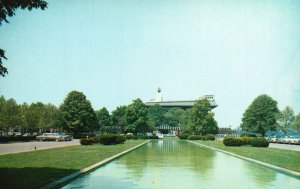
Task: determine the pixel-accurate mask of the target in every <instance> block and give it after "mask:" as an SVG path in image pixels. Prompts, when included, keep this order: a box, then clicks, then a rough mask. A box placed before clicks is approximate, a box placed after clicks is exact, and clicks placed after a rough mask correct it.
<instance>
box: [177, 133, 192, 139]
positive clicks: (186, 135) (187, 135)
mask: <svg viewBox="0 0 300 189" xmlns="http://www.w3.org/2000/svg"><path fill="white" fill-rule="evenodd" d="M189 136H190V135H189V134H180V135H178V137H179V138H180V139H187V138H188V137H189Z"/></svg>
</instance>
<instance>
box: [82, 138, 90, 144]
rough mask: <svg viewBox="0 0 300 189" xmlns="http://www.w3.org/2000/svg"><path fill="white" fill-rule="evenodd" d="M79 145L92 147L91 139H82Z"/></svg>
mask: <svg viewBox="0 0 300 189" xmlns="http://www.w3.org/2000/svg"><path fill="white" fill-rule="evenodd" d="M80 144H81V145H92V144H93V139H92V138H82V139H80Z"/></svg>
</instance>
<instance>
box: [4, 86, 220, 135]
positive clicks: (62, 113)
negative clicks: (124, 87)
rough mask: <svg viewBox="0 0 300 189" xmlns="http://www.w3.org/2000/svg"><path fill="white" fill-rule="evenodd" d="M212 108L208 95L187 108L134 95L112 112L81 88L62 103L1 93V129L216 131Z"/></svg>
mask: <svg viewBox="0 0 300 189" xmlns="http://www.w3.org/2000/svg"><path fill="white" fill-rule="evenodd" d="M210 110H211V108H210V104H209V101H208V100H207V99H200V100H198V101H197V102H196V103H195V106H194V107H192V108H190V109H187V110H183V109H180V108H171V109H169V110H167V109H164V108H162V107H160V106H159V105H154V106H151V107H147V106H146V105H145V104H144V103H143V101H142V100H141V99H135V100H133V101H132V103H131V104H129V105H123V106H119V107H117V108H116V109H115V110H113V111H112V112H111V114H110V113H109V111H108V110H107V109H106V108H105V107H103V108H101V109H99V110H96V111H95V110H94V109H93V107H92V105H91V102H90V101H89V100H88V99H87V98H86V96H85V95H84V94H83V93H82V92H78V91H71V92H70V93H69V94H68V95H67V96H66V98H65V99H64V101H63V103H62V104H61V105H60V106H59V107H56V106H55V105H53V104H50V103H49V104H44V103H41V102H37V103H32V104H30V105H29V104H26V103H23V104H17V103H16V101H15V100H14V99H7V100H6V99H5V98H4V97H3V96H1V97H0V115H1V116H0V129H1V130H2V131H8V130H9V129H21V131H22V132H23V133H24V132H52V131H66V132H69V133H73V134H75V135H77V134H80V133H92V132H95V131H96V132H97V131H102V132H116V131H118V132H123V133H127V132H132V133H145V132H149V131H154V130H156V127H158V126H160V125H162V124H166V125H169V126H171V127H180V128H181V129H182V131H183V132H187V133H195V134H208V133H211V134H215V133H217V132H218V126H217V122H216V121H215V119H214V113H213V112H211V111H210ZM116 128H117V129H116Z"/></svg>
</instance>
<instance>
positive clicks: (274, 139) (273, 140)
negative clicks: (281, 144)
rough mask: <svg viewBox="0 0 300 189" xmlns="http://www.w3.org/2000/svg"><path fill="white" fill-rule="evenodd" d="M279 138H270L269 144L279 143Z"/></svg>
mask: <svg viewBox="0 0 300 189" xmlns="http://www.w3.org/2000/svg"><path fill="white" fill-rule="evenodd" d="M277 139H278V138H277V137H276V136H273V137H271V138H270V140H269V142H273V143H276V142H277Z"/></svg>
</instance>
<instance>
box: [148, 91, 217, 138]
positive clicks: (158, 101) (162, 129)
mask: <svg viewBox="0 0 300 189" xmlns="http://www.w3.org/2000/svg"><path fill="white" fill-rule="evenodd" d="M203 98H206V99H207V100H208V101H209V103H210V107H211V109H213V108H216V107H217V106H218V105H217V103H216V102H215V99H214V95H205V96H203V97H199V99H203ZM199 99H196V100H173V101H164V100H163V97H162V94H161V88H158V89H157V93H156V97H155V99H151V100H150V101H149V102H146V106H148V107H151V106H154V105H159V106H160V107H162V108H164V109H170V108H182V109H184V110H185V109H188V108H191V107H193V106H194V105H195V103H196V102H197V100H199ZM156 130H157V131H158V132H159V133H163V134H171V135H173V134H175V133H176V134H177V133H180V131H181V128H180V127H171V126H169V125H166V124H162V125H160V126H159V127H157V128H156Z"/></svg>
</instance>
